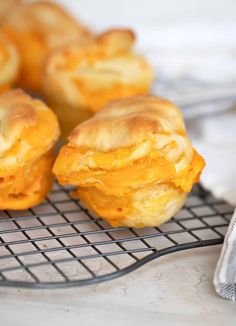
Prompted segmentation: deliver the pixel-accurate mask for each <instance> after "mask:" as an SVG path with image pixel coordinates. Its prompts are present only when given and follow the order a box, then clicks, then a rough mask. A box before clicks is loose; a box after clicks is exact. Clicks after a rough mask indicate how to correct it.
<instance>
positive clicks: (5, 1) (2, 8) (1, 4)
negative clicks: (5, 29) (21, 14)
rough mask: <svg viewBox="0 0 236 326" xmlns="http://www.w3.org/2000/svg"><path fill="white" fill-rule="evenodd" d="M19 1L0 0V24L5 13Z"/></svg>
mask: <svg viewBox="0 0 236 326" xmlns="http://www.w3.org/2000/svg"><path fill="white" fill-rule="evenodd" d="M20 2H21V1H20V0H0V24H1V22H2V19H4V17H5V15H6V14H8V13H9V12H10V11H11V10H13V9H14V8H15V6H16V5H18V4H19V3H20Z"/></svg>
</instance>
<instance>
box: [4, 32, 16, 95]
mask: <svg viewBox="0 0 236 326" xmlns="http://www.w3.org/2000/svg"><path fill="white" fill-rule="evenodd" d="M18 72H19V55H18V52H17V50H16V48H15V46H14V44H13V43H12V42H11V41H10V40H9V39H7V38H6V37H5V36H4V35H3V34H2V33H1V32H0V94H2V93H4V92H6V91H7V90H9V89H10V88H11V87H12V86H13V84H14V82H15V81H16V79H17V76H18Z"/></svg>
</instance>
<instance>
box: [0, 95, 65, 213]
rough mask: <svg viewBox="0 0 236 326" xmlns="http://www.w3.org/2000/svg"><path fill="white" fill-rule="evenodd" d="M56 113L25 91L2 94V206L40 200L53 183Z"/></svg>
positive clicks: (28, 204) (21, 205) (21, 206)
mask: <svg viewBox="0 0 236 326" xmlns="http://www.w3.org/2000/svg"><path fill="white" fill-rule="evenodd" d="M58 136H59V124H58V121H57V118H56V116H55V114H54V113H53V112H52V111H51V110H50V109H49V108H48V107H47V106H46V105H45V104H44V103H43V102H41V101H39V100H35V99H32V98H31V97H30V96H28V95H26V94H25V93H24V92H23V91H20V90H13V91H10V92H7V93H5V94H3V95H1V96H0V209H26V208H29V207H32V206H33V205H36V204H38V203H40V202H41V201H42V200H43V199H44V197H45V195H46V194H47V193H48V191H49V190H50V188H51V186H52V182H53V175H52V165H53V161H54V154H53V153H52V148H53V146H54V144H55V142H56V141H57V139H58Z"/></svg>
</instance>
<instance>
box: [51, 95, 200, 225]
mask: <svg viewBox="0 0 236 326" xmlns="http://www.w3.org/2000/svg"><path fill="white" fill-rule="evenodd" d="M204 165H205V162H204V160H203V158H202V157H201V156H200V155H199V154H198V153H197V152H196V150H195V149H194V148H193V147H192V145H191V143H190V141H189V139H188V137H187V134H186V131H185V127H184V122H183V119H182V115H181V113H180V111H179V109H178V108H177V107H176V106H175V105H174V104H172V103H171V102H169V101H168V100H165V99H161V98H158V97H153V96H137V97H130V98H126V99H122V100H119V101H114V102H112V103H110V104H108V105H107V106H106V107H104V108H103V109H102V110H101V111H100V112H98V113H96V114H95V115H94V117H92V118H91V119H89V120H87V121H85V122H83V123H81V124H80V125H78V126H77V127H76V128H75V129H74V130H73V131H72V133H71V134H70V137H69V143H68V144H67V145H64V146H63V147H62V149H61V151H60V154H59V156H58V157H57V159H56V162H55V165H54V168H53V170H54V173H55V174H56V176H57V178H58V181H59V182H60V183H61V184H72V185H75V186H77V187H78V189H77V190H76V191H75V192H74V196H75V197H76V198H79V199H81V201H82V202H84V203H85V205H86V206H87V207H89V208H90V209H92V210H93V211H95V212H96V213H97V214H98V215H99V216H101V217H103V218H104V219H106V220H107V221H108V222H109V223H110V224H111V225H113V226H120V225H125V226H129V227H145V226H157V225H159V224H161V223H163V222H165V221H166V220H168V219H169V218H171V217H172V216H173V215H174V214H175V213H176V212H177V211H178V210H179V209H180V208H181V207H182V205H183V203H184V201H185V197H186V193H187V192H189V191H190V190H191V188H192V186H193V184H194V183H195V182H197V181H198V179H199V175H200V173H201V171H202V169H203V167H204Z"/></svg>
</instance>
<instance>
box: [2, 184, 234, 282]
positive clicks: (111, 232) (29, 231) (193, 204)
mask: <svg viewBox="0 0 236 326" xmlns="http://www.w3.org/2000/svg"><path fill="white" fill-rule="evenodd" d="M70 190H71V189H70V188H64V187H61V186H60V185H58V184H55V186H54V188H53V190H52V191H51V193H50V194H49V195H48V197H47V199H46V201H45V202H44V203H42V204H41V205H39V206H36V207H34V208H32V209H29V210H26V211H3V212H1V213H0V214H1V215H0V285H5V286H17V287H28V288H59V287H71V286H81V285H86V284H93V283H98V282H102V281H106V280H110V279H113V278H116V277H119V276H121V275H124V274H127V273H128V272H131V271H133V270H135V269H136V268H138V267H140V266H142V265H143V264H145V263H147V262H148V261H150V260H152V259H154V258H158V257H160V256H163V255H166V254H169V253H173V252H177V251H180V250H185V249H190V248H196V247H203V246H209V245H216V244H220V243H222V242H223V238H224V234H225V231H226V229H227V226H228V223H229V220H230V218H231V216H232V212H233V208H232V207H230V206H229V205H228V204H226V203H225V202H224V201H222V200H217V199H215V198H214V197H213V196H212V195H211V194H210V193H208V192H206V191H205V190H204V189H203V188H202V187H201V186H200V185H198V186H196V187H195V188H194V190H193V191H192V193H191V194H190V195H189V196H188V199H187V202H186V204H185V206H184V207H183V208H182V210H181V211H180V212H179V213H178V214H177V215H176V216H175V217H173V218H172V219H171V220H170V221H168V222H167V223H165V224H163V225H161V226H159V227H152V228H143V229H134V228H125V227H120V228H112V227H110V226H109V225H108V224H107V223H106V222H105V221H103V220H102V219H101V218H99V217H98V216H96V215H95V214H93V213H91V212H90V211H88V210H87V209H86V208H85V207H83V206H82V204H81V203H80V202H79V201H77V200H74V199H73V198H72V197H71V196H70Z"/></svg>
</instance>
